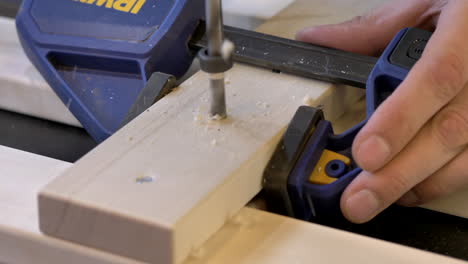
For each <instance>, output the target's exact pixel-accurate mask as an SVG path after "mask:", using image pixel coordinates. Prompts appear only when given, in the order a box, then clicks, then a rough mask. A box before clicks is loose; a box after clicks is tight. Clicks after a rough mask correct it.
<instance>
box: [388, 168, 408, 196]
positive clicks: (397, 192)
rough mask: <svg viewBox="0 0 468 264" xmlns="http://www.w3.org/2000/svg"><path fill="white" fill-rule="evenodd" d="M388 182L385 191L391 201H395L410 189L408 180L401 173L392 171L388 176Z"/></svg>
mask: <svg viewBox="0 0 468 264" xmlns="http://www.w3.org/2000/svg"><path fill="white" fill-rule="evenodd" d="M388 175H389V176H390V177H388V179H389V182H388V183H387V184H386V187H385V188H387V191H388V193H389V195H390V196H391V197H392V198H393V199H397V198H398V197H400V196H401V195H402V194H404V193H406V192H407V191H408V190H410V189H411V187H412V184H411V181H410V179H409V178H408V177H407V176H406V175H405V174H404V173H403V172H401V171H398V170H393V171H392V172H391V173H389V174H388Z"/></svg>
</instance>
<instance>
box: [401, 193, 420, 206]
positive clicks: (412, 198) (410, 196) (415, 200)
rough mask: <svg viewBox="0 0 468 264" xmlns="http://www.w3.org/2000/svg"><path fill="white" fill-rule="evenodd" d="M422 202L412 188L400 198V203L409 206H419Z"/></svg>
mask: <svg viewBox="0 0 468 264" xmlns="http://www.w3.org/2000/svg"><path fill="white" fill-rule="evenodd" d="M420 203H421V200H420V199H419V196H417V195H416V193H414V191H413V190H410V191H409V192H407V193H406V194H405V195H403V196H402V197H401V198H400V199H399V200H398V204H399V205H403V206H408V207H412V206H417V205H419V204H420Z"/></svg>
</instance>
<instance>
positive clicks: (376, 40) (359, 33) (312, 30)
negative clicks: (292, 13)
mask: <svg viewBox="0 0 468 264" xmlns="http://www.w3.org/2000/svg"><path fill="white" fill-rule="evenodd" d="M432 2H433V1H420V0H410V1H408V0H398V1H391V3H388V4H386V5H383V6H381V7H379V8H377V9H374V10H372V11H370V12H369V13H367V14H365V15H363V16H358V17H355V18H353V19H351V20H349V21H346V22H343V23H340V24H334V25H322V26H315V27H309V28H306V29H304V30H302V31H300V32H298V33H297V35H296V39H297V40H299V41H304V42H310V43H314V44H317V45H321V46H326V47H331V48H336V49H340V50H346V51H350V52H355V53H360V54H365V55H371V56H372V55H378V54H380V53H381V52H382V51H383V50H384V48H385V47H386V46H387V45H388V43H389V42H390V41H391V40H392V38H393V37H394V36H395V34H396V33H398V31H400V30H401V29H403V28H405V27H414V26H419V27H423V28H432V27H434V24H435V23H434V21H433V18H434V16H436V15H437V14H434V12H432V8H431V7H432V6H433V3H432Z"/></svg>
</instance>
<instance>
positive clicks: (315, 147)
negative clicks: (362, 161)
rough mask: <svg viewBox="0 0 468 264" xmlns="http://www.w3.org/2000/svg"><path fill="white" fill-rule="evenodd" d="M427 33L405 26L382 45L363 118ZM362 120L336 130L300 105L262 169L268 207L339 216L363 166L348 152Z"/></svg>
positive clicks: (415, 55) (305, 216)
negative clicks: (342, 202)
mask: <svg viewBox="0 0 468 264" xmlns="http://www.w3.org/2000/svg"><path fill="white" fill-rule="evenodd" d="M430 37H431V33H430V32H427V31H424V30H421V29H416V28H408V29H404V30H402V31H400V32H399V33H398V34H397V35H396V37H395V38H394V39H393V40H392V42H391V43H390V45H388V46H387V48H386V49H385V51H384V52H383V54H382V56H381V57H380V59H379V60H378V62H377V64H376V65H375V67H374V69H373V71H372V72H371V74H370V75H369V78H368V81H367V87H366V89H367V91H366V92H367V94H366V96H367V113H368V118H370V117H371V115H372V114H373V113H374V111H375V110H376V109H377V107H378V106H379V105H380V104H381V103H382V102H383V101H384V100H385V99H386V98H387V97H388V96H390V95H391V94H392V92H393V91H394V90H395V89H396V88H397V87H398V86H399V84H400V83H401V82H402V81H403V80H404V79H405V78H406V76H407V74H408V72H409V71H410V69H411V68H412V67H413V65H414V64H415V63H416V62H417V61H418V59H419V58H420V57H421V55H422V53H423V51H424V48H425V46H426V43H427V42H428V41H429V39H430ZM367 120H368V119H367ZM367 120H366V121H364V122H361V123H360V124H358V125H356V126H355V127H353V128H351V129H350V130H348V131H346V132H345V133H343V134H341V135H335V134H334V132H333V128H332V124H331V123H330V122H329V121H326V120H324V118H323V113H322V112H321V110H319V109H315V108H312V107H307V106H302V107H300V108H299V109H298V111H297V112H296V115H295V117H294V118H293V120H292V121H291V123H290V125H289V127H288V129H287V130H286V133H285V135H284V136H283V138H282V140H281V142H280V144H279V145H278V147H277V149H276V151H275V153H274V155H273V157H272V159H271V160H270V162H269V164H268V166H267V168H266V169H265V172H264V192H265V195H266V199H267V204H268V207H269V209H270V210H271V211H273V212H276V213H280V214H284V215H289V216H292V217H295V218H298V219H302V220H306V221H320V220H324V219H330V218H333V219H336V217H342V214H341V210H340V198H341V195H342V193H343V191H344V189H345V188H346V187H347V186H348V185H349V184H350V183H351V182H352V181H353V180H354V179H355V178H356V176H357V175H358V174H359V173H360V172H361V171H362V169H361V168H359V167H358V166H357V164H356V163H355V162H354V160H353V158H352V152H351V147H352V143H353V141H354V138H355V137H356V135H357V134H358V133H359V131H360V130H361V128H362V127H363V126H364V125H365V124H366V123H367Z"/></svg>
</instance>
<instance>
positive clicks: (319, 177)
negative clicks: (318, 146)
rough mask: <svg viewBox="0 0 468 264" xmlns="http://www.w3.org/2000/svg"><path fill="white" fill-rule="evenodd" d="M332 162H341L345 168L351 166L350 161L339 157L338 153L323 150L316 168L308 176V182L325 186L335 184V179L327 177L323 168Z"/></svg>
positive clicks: (342, 156) (344, 157) (341, 156)
mask: <svg viewBox="0 0 468 264" xmlns="http://www.w3.org/2000/svg"><path fill="white" fill-rule="evenodd" d="M332 160H341V161H343V162H344V163H345V164H346V165H347V166H351V159H350V158H348V157H346V156H344V155H341V154H339V153H336V152H333V151H330V150H327V149H325V150H324V151H323V153H322V156H321V157H320V160H319V162H318V163H317V166H315V169H314V171H313V172H312V174H311V175H310V178H309V181H310V182H311V183H313V184H318V185H326V184H330V183H333V182H335V181H336V180H338V179H337V178H332V177H329V176H328V175H327V173H326V172H325V167H326V166H327V164H328V163H329V162H330V161H332Z"/></svg>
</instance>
